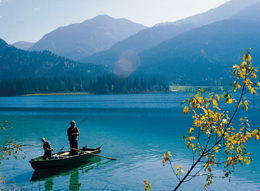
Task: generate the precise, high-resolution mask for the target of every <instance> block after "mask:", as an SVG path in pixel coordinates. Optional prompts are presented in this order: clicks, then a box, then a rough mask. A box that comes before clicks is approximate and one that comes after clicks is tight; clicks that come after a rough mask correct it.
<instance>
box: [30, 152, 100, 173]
mask: <svg viewBox="0 0 260 191" xmlns="http://www.w3.org/2000/svg"><path fill="white" fill-rule="evenodd" d="M89 150H90V151H83V150H80V153H79V154H77V155H73V156H67V157H64V158H53V159H50V160H49V159H47V160H42V156H38V157H35V158H34V159H32V160H30V161H29V162H30V164H31V166H32V168H33V169H34V170H39V169H47V168H56V167H62V166H70V165H71V166H74V165H76V164H79V165H80V164H84V163H85V162H86V161H87V160H88V159H90V158H92V157H94V156H95V155H92V154H91V153H93V154H98V153H100V152H101V148H100V147H97V148H95V149H91V148H90V149H89ZM65 152H69V151H65ZM65 152H64V153H65ZM89 152H90V153H89ZM55 154H58V153H53V155H55Z"/></svg>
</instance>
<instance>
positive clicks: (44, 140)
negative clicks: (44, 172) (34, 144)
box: [41, 138, 53, 160]
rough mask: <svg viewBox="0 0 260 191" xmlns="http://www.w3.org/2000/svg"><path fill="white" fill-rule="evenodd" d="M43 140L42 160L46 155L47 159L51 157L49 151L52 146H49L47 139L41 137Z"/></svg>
mask: <svg viewBox="0 0 260 191" xmlns="http://www.w3.org/2000/svg"><path fill="white" fill-rule="evenodd" d="M41 140H42V142H43V149H44V155H43V160H46V158H47V157H48V159H51V158H52V157H51V151H53V149H52V147H51V143H50V142H49V141H46V139H45V138H42V139H41Z"/></svg>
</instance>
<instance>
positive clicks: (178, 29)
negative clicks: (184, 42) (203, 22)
mask: <svg viewBox="0 0 260 191" xmlns="http://www.w3.org/2000/svg"><path fill="white" fill-rule="evenodd" d="M192 28H194V25H189V24H187V25H178V26H159V27H152V28H148V29H145V30H142V31H140V32H138V33H137V34H135V35H132V36H130V37H129V38H127V39H125V40H122V41H120V42H118V43H116V44H115V45H113V46H112V47H111V48H110V49H108V50H106V51H102V52H98V53H95V54H93V55H91V56H89V57H86V58H83V59H81V60H79V61H81V62H86V63H94V64H102V65H107V66H109V67H110V68H114V66H115V64H116V63H117V62H120V60H122V59H124V57H125V56H127V57H129V56H131V55H132V56H134V57H135V55H138V52H141V51H143V50H145V49H150V48H152V47H154V46H156V45H158V44H160V43H161V42H163V41H165V40H169V39H171V38H173V37H175V36H177V35H179V34H181V33H183V32H185V31H188V30H190V29H192ZM118 72H120V71H118ZM127 73H128V72H127Z"/></svg>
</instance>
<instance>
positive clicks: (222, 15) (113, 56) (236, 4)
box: [79, 0, 260, 76]
mask: <svg viewBox="0 0 260 191" xmlns="http://www.w3.org/2000/svg"><path fill="white" fill-rule="evenodd" d="M258 1H259V0H249V1H247V2H246V3H245V2H244V1H241V0H232V1H230V2H227V3H225V4H223V5H221V6H219V7H217V8H215V9H212V10H209V11H207V12H205V13H202V14H198V15H196V16H192V17H188V18H187V19H183V20H180V21H177V22H174V23H164V24H162V25H156V26H155V27H151V28H148V29H145V30H143V31H140V32H138V33H137V34H135V35H133V36H130V37H128V38H127V39H125V40H122V41H120V42H118V43H116V44H115V45H113V46H112V47H111V48H110V49H108V50H106V51H101V52H98V53H95V54H93V55H90V56H88V57H86V58H83V59H80V60H79V61H82V62H91V63H94V64H103V65H107V66H108V67H110V69H111V70H112V71H113V72H114V73H116V74H118V75H123V76H125V75H130V74H131V73H132V72H133V71H135V70H137V68H138V67H139V65H140V58H139V52H141V51H143V50H145V49H150V48H152V47H155V46H156V45H158V44H160V43H162V42H163V41H167V40H169V39H171V38H174V37H176V36H178V35H180V34H181V33H184V32H186V31H188V30H191V29H194V28H196V27H198V26H201V25H206V24H209V23H212V22H214V21H218V20H221V19H228V18H230V17H232V18H233V19H235V17H238V15H240V16H239V17H243V16H246V15H248V17H249V20H252V17H256V15H257V13H250V14H251V16H249V12H252V11H251V8H250V7H255V10H257V9H258V10H260V9H259V8H258V6H256V5H257V3H256V2H258ZM247 7H248V8H247ZM240 12H241V13H240ZM253 12H256V11H253ZM245 13H246V14H245ZM252 14H253V15H254V16H253V15H252ZM237 19H240V20H241V18H237ZM244 20H245V19H244ZM164 25H165V26H164Z"/></svg>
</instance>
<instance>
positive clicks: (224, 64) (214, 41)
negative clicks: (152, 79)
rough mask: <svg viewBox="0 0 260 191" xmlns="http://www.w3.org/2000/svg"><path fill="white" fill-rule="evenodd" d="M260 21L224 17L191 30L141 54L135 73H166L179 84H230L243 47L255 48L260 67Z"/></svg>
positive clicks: (255, 59) (254, 58)
mask: <svg viewBox="0 0 260 191" xmlns="http://www.w3.org/2000/svg"><path fill="white" fill-rule="evenodd" d="M259 31H260V22H255V21H249V20H245V21H244V20H235V19H230V20H224V21H219V22H215V23H213V24H210V25H206V26H202V27H199V28H196V29H193V30H190V31H187V32H185V33H183V34H181V35H179V36H176V37H174V38H172V39H171V40H168V41H166V42H163V43H161V44H159V45H158V46H156V47H154V48H152V49H149V50H145V51H143V52H142V53H140V54H139V56H140V66H139V68H138V69H137V70H136V71H135V72H134V73H133V75H157V76H165V77H167V78H168V81H169V82H173V83H175V84H205V83H207V82H208V85H214V84H215V85H220V84H226V85H227V84H229V83H230V81H231V80H230V72H231V65H234V64H238V65H239V64H240V63H241V62H242V59H241V55H240V54H239V53H240V52H241V50H244V49H247V48H251V47H254V48H255V49H256V50H255V51H252V52H251V54H252V57H253V61H254V63H255V64H256V65H257V66H260V53H259V50H260V47H259V44H260V38H259Z"/></svg>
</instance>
